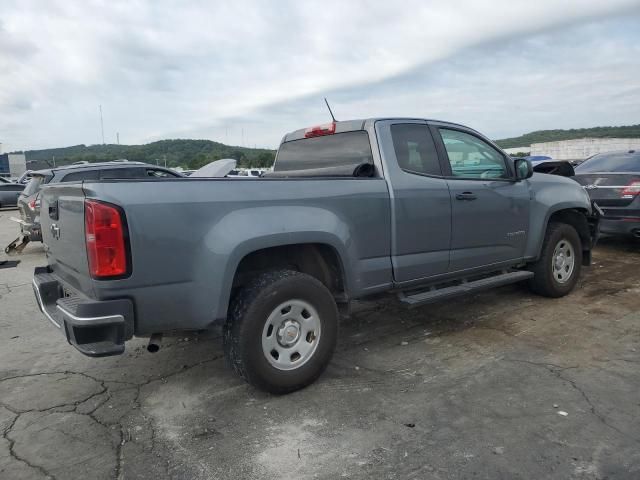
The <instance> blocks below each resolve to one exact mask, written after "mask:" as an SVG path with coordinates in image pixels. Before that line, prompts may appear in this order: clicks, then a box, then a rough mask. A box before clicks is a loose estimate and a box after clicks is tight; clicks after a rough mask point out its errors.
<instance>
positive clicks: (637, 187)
mask: <svg viewBox="0 0 640 480" xmlns="http://www.w3.org/2000/svg"><path fill="white" fill-rule="evenodd" d="M638 194H640V182H631V183H630V184H629V185H627V186H626V187H624V188H623V189H622V193H621V195H622V197H623V198H633V197H635V196H636V195H638Z"/></svg>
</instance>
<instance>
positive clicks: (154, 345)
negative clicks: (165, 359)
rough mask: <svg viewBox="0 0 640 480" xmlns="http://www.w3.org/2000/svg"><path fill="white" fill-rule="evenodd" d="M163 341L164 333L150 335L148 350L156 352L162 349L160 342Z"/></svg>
mask: <svg viewBox="0 0 640 480" xmlns="http://www.w3.org/2000/svg"><path fill="white" fill-rule="evenodd" d="M161 343H162V334H161V333H154V334H153V335H151V337H149V344H148V345H147V352H149V353H156V352H157V351H158V350H160V344H161Z"/></svg>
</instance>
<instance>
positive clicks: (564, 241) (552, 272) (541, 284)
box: [529, 222, 582, 298]
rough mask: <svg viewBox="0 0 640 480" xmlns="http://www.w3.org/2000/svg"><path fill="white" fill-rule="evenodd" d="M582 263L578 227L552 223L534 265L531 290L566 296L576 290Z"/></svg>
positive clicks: (530, 283) (547, 294)
mask: <svg viewBox="0 0 640 480" xmlns="http://www.w3.org/2000/svg"><path fill="white" fill-rule="evenodd" d="M581 267H582V242H581V241H580V236H579V235H578V232H576V230H575V228H573V227H572V226H571V225H568V224H566V223H555V222H554V223H550V224H549V227H548V228H547V232H546V235H545V238H544V242H543V245H542V252H541V254H540V258H539V259H538V261H537V262H536V263H534V264H533V265H532V266H531V270H532V271H533V273H534V277H533V279H531V280H530V282H529V285H530V287H531V290H532V291H533V292H535V293H537V294H538V295H543V296H545V297H554V298H555V297H563V296H565V295H567V294H568V293H569V292H571V291H572V290H573V288H574V287H575V285H576V283H577V282H578V278H579V277H580V270H581Z"/></svg>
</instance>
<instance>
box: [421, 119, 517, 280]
mask: <svg viewBox="0 0 640 480" xmlns="http://www.w3.org/2000/svg"><path fill="white" fill-rule="evenodd" d="M432 131H433V133H434V136H435V138H436V141H437V142H438V145H439V149H440V154H441V156H442V157H443V158H444V159H445V161H446V165H445V167H444V168H445V169H446V170H447V171H446V172H445V174H446V175H447V182H448V185H449V190H450V192H451V205H452V207H451V256H450V261H449V271H450V272H456V271H462V270H468V269H477V268H483V267H488V266H492V265H498V264H500V263H503V262H512V261H514V260H517V259H521V258H523V256H524V248H525V245H526V240H527V235H528V229H529V205H530V191H529V185H528V181H527V180H525V181H520V182H516V181H515V172H514V171H513V168H512V164H511V162H510V160H509V159H508V157H507V156H506V155H505V154H503V153H502V152H501V151H499V150H498V149H496V148H495V147H494V146H493V145H491V144H490V143H489V142H487V141H486V140H485V139H483V138H482V137H480V136H479V135H478V134H477V133H475V132H474V131H472V130H470V129H465V128H463V127H457V126H456V127H454V126H449V125H447V126H441V125H438V126H434V127H433V128H432Z"/></svg>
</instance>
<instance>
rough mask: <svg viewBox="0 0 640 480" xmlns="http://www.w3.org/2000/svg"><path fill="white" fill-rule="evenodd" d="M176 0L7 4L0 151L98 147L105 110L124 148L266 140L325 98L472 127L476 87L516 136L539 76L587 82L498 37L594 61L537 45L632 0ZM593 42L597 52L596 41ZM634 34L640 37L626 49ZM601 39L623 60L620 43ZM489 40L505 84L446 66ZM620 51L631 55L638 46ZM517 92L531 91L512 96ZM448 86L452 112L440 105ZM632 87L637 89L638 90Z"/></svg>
mask: <svg viewBox="0 0 640 480" xmlns="http://www.w3.org/2000/svg"><path fill="white" fill-rule="evenodd" d="M184 3H185V2H180V3H178V2H171V1H147V2H143V1H133V2H130V1H127V2H113V1H112V2H97V1H93V2H67V1H58V2H56V1H24V0H20V1H13V2H12V1H9V2H8V3H7V2H6V1H5V2H3V8H2V12H1V13H0V22H1V23H0V69H1V73H0V112H2V115H0V137H2V138H0V141H4V142H6V143H8V144H9V148H33V147H42V146H61V145H67V144H77V143H96V142H99V141H101V139H100V129H99V122H98V108H97V106H98V105H99V104H102V105H103V109H104V112H105V134H106V136H107V141H110V142H113V141H114V139H115V132H116V131H119V132H120V134H121V140H122V141H123V142H125V143H138V142H142V141H147V140H149V139H155V138H166V137H167V136H198V137H206V138H212V139H217V140H221V141H225V140H227V141H229V142H230V143H240V142H241V141H242V134H241V132H242V130H244V132H245V135H244V141H245V143H249V144H253V143H257V144H259V145H269V146H274V145H276V144H277V142H278V140H279V139H280V137H281V135H282V134H283V133H284V132H285V131H286V130H287V129H291V128H298V127H300V126H304V125H305V123H302V122H304V121H308V120H309V121H311V120H312V118H311V116H312V115H316V116H317V115H318V112H319V111H320V107H321V105H319V101H320V99H321V97H322V96H324V95H325V94H326V93H332V94H335V95H337V96H338V97H340V96H341V95H346V96H347V97H348V100H347V101H346V102H345V103H344V105H343V106H344V107H347V106H348V107H349V111H350V112H354V113H358V114H359V115H353V116H362V115H363V114H366V115H379V114H413V111H414V110H416V107H417V106H418V105H422V106H423V108H422V109H421V110H420V111H421V112H423V113H422V114H423V115H432V112H433V114H435V113H438V111H442V112H443V113H449V112H450V113H451V114H459V115H460V116H462V117H464V119H466V118H467V117H468V118H469V119H470V120H472V121H473V120H476V119H479V118H482V112H478V111H477V109H478V108H479V107H480V106H481V105H483V102H479V101H477V95H478V94H483V95H485V97H486V98H492V97H497V98H500V99H501V100H502V101H501V102H499V105H495V108H494V110H495V112H496V114H497V115H499V114H500V110H499V108H501V109H502V112H503V113H504V111H505V110H506V111H509V112H513V114H514V115H516V117H517V118H518V120H521V121H522V122H521V123H522V124H523V130H524V129H526V128H527V127H526V125H527V117H526V116H524V115H521V114H518V108H517V107H518V103H520V102H522V101H523V99H526V102H530V101H531V99H532V96H533V98H535V95H538V98H539V100H540V102H539V106H540V108H543V107H544V106H545V105H547V106H546V107H544V108H553V104H552V103H553V102H549V101H548V100H550V99H552V98H556V97H557V96H556V95H550V94H549V89H548V88H546V87H545V88H546V90H545V88H541V85H544V84H545V82H549V81H551V80H552V79H553V80H552V81H553V82H561V86H562V91H563V92H565V93H566V92H568V91H571V88H573V87H575V84H576V82H577V83H578V84H579V85H582V84H584V79H583V80H582V82H580V81H577V80H575V79H572V78H571V76H570V75H562V72H560V73H561V74H560V75H558V72H557V71H555V72H554V71H545V69H544V58H545V57H544V56H535V55H534V57H532V58H531V59H527V58H520V56H519V52H517V51H513V50H512V49H509V48H506V49H505V46H507V47H508V45H509V44H511V43H512V42H518V41H520V40H522V39H524V38H526V37H527V36H528V35H531V34H535V33H538V36H534V37H532V40H531V42H532V43H531V44H529V45H524V44H523V48H526V49H527V51H528V52H536V51H540V49H542V48H545V49H549V50H550V52H549V56H548V58H555V57H557V55H555V54H554V53H553V51H556V50H558V51H562V52H567V51H571V50H572V49H573V50H574V51H575V52H576V53H577V54H578V56H579V57H581V58H582V59H583V60H585V61H586V62H587V67H590V66H591V65H592V64H593V62H590V59H589V54H588V53H587V52H584V51H583V50H581V49H580V46H575V45H572V40H571V38H568V39H566V38H565V42H568V44H567V45H549V44H548V43H545V42H548V35H550V33H549V32H550V31H557V30H558V29H560V30H562V29H563V28H576V27H573V26H574V25H579V24H580V23H583V22H587V21H593V20H594V19H598V18H600V17H602V16H604V15H614V14H617V13H620V12H626V11H629V10H630V9H632V8H633V7H634V5H637V2H631V1H624V0H612V1H609V2H585V1H578V0H570V1H565V2H562V3H561V4H559V3H558V2H552V1H549V0H539V1H537V2H529V1H527V2H519V1H507V0H496V1H493V2H478V1H470V0H468V1H461V2H447V3H445V2H436V1H431V2H425V1H418V0H416V1H409V0H402V1H399V2H383V1H379V2H371V1H369V2H340V1H323V2H321V3H312V2H299V1H298V2H294V1H291V2H266V1H254V2H249V1H234V2H190V3H189V4H188V5H184ZM454 3H455V4H454ZM539 32H542V33H539ZM544 32H547V33H544ZM545 35H547V37H545ZM603 40H604V42H603V43H604V46H599V47H598V51H599V52H603V51H605V50H604V49H605V48H606V39H603ZM637 40H638V34H636V38H635V44H636V45H637V44H638V41H637ZM536 41H537V42H542V43H541V45H542V47H540V46H538V45H536V44H535V42H536ZM592 43H593V42H592ZM612 43H613V44H612V45H611V46H610V48H611V49H613V50H615V52H613V53H615V54H616V55H617V56H618V57H619V56H620V53H621V52H620V51H619V49H620V47H621V46H620V44H619V43H616V42H612ZM488 44H490V45H491V47H490V49H488V50H485V54H486V55H488V57H487V58H489V59H491V57H492V56H493V55H505V58H503V59H502V60H503V61H504V62H506V64H507V65H513V66H514V67H513V68H512V70H514V71H515V72H516V74H517V75H516V76H512V77H510V82H498V83H496V76H495V74H494V73H495V72H493V71H492V70H491V69H490V68H489V69H488V68H486V67H485V66H483V64H482V63H481V62H477V61H473V60H472V59H469V58H467V60H464V61H468V62H469V65H472V66H473V71H470V72H468V70H469V69H467V72H465V69H464V68H461V66H460V65H459V64H456V63H455V61H456V59H457V58H461V59H464V58H465V57H464V55H465V53H464V52H466V51H467V50H468V49H470V48H471V49H473V48H481V47H482V46H483V45H484V46H486V45H488ZM485 48H486V47H485ZM622 48H623V50H624V51H623V52H622V53H629V52H630V51H632V49H633V48H634V47H632V46H631V44H630V45H623V46H622ZM635 55H636V56H635V58H637V51H636V52H635ZM623 56H624V57H625V58H626V56H629V55H626V56H625V55H623ZM461 61H462V60H461ZM447 62H449V63H447ZM535 62H542V65H536V66H535V67H534V68H535V69H536V70H541V72H536V73H535V75H533V76H532V75H529V74H527V73H526V71H525V70H527V69H530V68H532V65H535ZM488 63H489V64H490V65H493V67H492V68H494V69H497V70H498V71H501V72H503V73H504V74H508V73H509V70H508V69H507V70H506V71H505V69H504V67H502V68H499V67H500V65H497V64H496V62H495V61H493V62H492V61H490V62H488ZM574 63H575V62H574ZM430 65H439V66H441V67H442V68H443V70H442V71H443V74H444V75H445V77H446V78H447V81H446V84H445V83H443V82H442V80H440V79H438V78H435V77H434V76H433V75H432V74H431V73H430V71H429V66H430ZM501 65H504V63H503V64H501ZM593 65H594V66H595V64H593ZM559 66H560V67H562V66H561V65H558V64H556V65H555V67H554V68H556V69H557V68H558V67H559ZM631 68H636V67H631ZM561 70H562V68H561ZM588 70H589V71H590V75H592V76H594V78H593V79H592V81H593V83H592V84H593V85H594V88H595V86H596V85H597V86H598V87H597V88H604V90H605V91H606V92H609V91H610V89H611V86H608V87H607V80H606V79H607V78H608V79H610V80H612V81H614V82H622V83H624V84H625V85H627V88H630V86H629V85H628V84H627V83H628V80H629V79H628V75H626V74H624V73H618V74H615V73H614V74H612V72H609V73H607V74H606V75H605V77H606V78H602V79H599V78H598V75H599V72H598V70H597V68H588ZM469 76H471V78H470V77H469ZM516 77H517V82H516ZM398 78H404V79H405V80H404V84H412V85H414V86H415V84H414V83H412V81H414V82H416V81H417V82H419V81H420V80H421V79H423V78H424V79H425V82H424V83H425V85H426V84H427V82H428V84H429V85H430V87H431V88H432V89H431V90H430V91H428V92H427V91H424V90H421V89H417V90H412V91H402V90H398V89H393V88H392V87H393V86H394V85H400V86H402V85H403V83H402V82H400V83H398V82H397V79H398ZM635 78H636V79H637V78H638V77H637V75H636V77H635ZM534 80H535V81H534ZM385 85H387V87H386V88H385ZM559 85H560V84H559ZM572 86H573V87H572ZM453 87H455V88H454V90H452V88H453ZM547 87H548V85H547ZM503 88H504V89H505V91H503V92H500V90H501V89H503ZM523 88H526V89H528V90H530V91H532V92H535V91H536V90H537V91H538V93H536V94H533V93H528V95H527V96H525V97H523V96H522V95H520V94H519V93H520V92H521V91H522V90H521V89H523ZM618 90H619V91H622V90H624V88H622V87H619V88H618ZM452 91H453V92H455V94H456V99H457V100H458V105H460V106H459V108H456V109H452V108H451V107H450V106H449V107H448V106H447V101H446V95H447V93H449V94H451V92H452ZM341 92H342V93H341ZM347 92H348V95H347ZM373 92H376V93H375V96H374V93H373ZM501 93H502V94H501ZM506 93H508V95H505V94H506ZM552 93H553V92H552ZM630 95H631V96H633V98H637V96H638V92H637V91H635V93H630ZM316 97H317V99H316ZM310 98H313V99H314V103H313V107H311V108H310V106H311V105H312V103H311V102H310V100H308V99H310ZM510 99H512V100H510ZM513 100H515V103H514V101H513ZM316 105H318V106H317V107H316ZM549 105H550V107H549ZM295 106H299V107H306V109H305V110H303V111H300V110H297V109H296V108H295ZM481 108H484V107H481ZM603 109H604V108H599V109H594V112H598V111H600V110H603ZM345 110H346V108H345ZM604 110H606V109H604ZM636 113H637V111H636ZM321 115H324V112H322V113H321ZM536 115H537V113H536ZM350 116H352V115H350ZM314 118H317V117H314ZM322 118H324V117H322ZM534 118H538V117H535V115H534ZM451 119H452V120H461V121H462V120H463V119H459V118H457V117H455V118H451ZM593 122H595V123H599V122H598V120H597V118H594V119H593ZM533 123H535V122H533ZM533 123H532V124H533ZM511 124H513V122H511ZM488 125H489V128H490V129H494V130H495V131H496V132H498V131H501V129H504V128H505V127H501V126H500V122H499V121H498V122H495V121H491V119H488ZM536 125H537V124H536ZM506 126H508V125H506ZM554 126H555V125H550V126H549V127H550V128H551V127H554Z"/></svg>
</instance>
